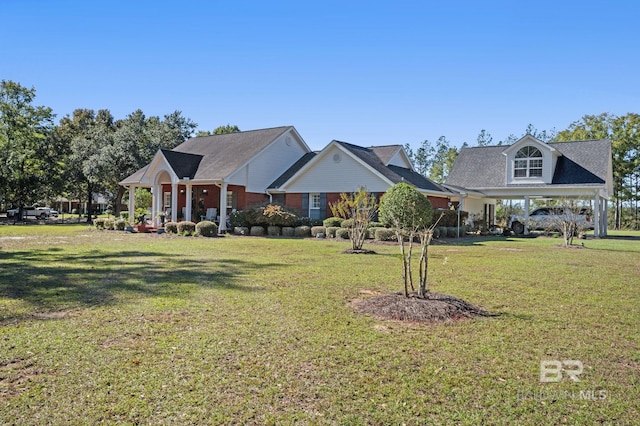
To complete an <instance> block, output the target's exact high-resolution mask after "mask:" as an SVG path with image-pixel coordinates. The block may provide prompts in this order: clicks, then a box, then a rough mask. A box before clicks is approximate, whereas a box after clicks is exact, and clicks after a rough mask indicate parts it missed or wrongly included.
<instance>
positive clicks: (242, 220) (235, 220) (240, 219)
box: [229, 210, 249, 234]
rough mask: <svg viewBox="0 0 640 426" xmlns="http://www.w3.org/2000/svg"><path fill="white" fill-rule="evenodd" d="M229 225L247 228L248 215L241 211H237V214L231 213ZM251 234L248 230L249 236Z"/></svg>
mask: <svg viewBox="0 0 640 426" xmlns="http://www.w3.org/2000/svg"><path fill="white" fill-rule="evenodd" d="M229 224H230V225H231V227H233V228H235V227H241V228H244V227H247V226H248V224H247V214H246V213H245V211H244V210H240V211H235V212H231V214H230V215H229ZM248 233H249V231H248V230H247V234H248Z"/></svg>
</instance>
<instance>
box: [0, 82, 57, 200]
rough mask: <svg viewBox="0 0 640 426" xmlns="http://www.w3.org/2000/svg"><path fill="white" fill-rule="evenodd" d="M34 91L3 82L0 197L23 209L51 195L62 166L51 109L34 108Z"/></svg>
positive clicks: (1, 83)
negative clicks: (53, 183) (53, 130)
mask: <svg viewBox="0 0 640 426" xmlns="http://www.w3.org/2000/svg"><path fill="white" fill-rule="evenodd" d="M35 96H36V91H35V89H34V88H31V89H27V88H25V87H23V86H21V85H20V84H19V83H16V82H13V81H7V80H2V82H0V198H4V199H6V200H7V201H8V202H9V203H11V204H14V205H18V206H20V207H21V208H22V206H24V205H26V204H33V203H35V202H38V201H40V200H42V199H43V198H46V197H47V196H49V195H51V193H52V192H53V189H54V188H53V187H52V185H51V184H52V182H55V181H56V180H57V179H59V177H60V171H61V167H62V165H61V164H60V163H59V161H58V160H59V159H58V154H59V151H60V149H61V147H60V146H59V145H58V142H59V140H57V139H53V138H50V135H51V131H52V129H53V119H54V117H55V115H54V114H53V112H52V110H51V108H48V107H44V106H34V105H33V101H34V99H35Z"/></svg>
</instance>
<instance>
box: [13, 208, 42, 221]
mask: <svg viewBox="0 0 640 426" xmlns="http://www.w3.org/2000/svg"><path fill="white" fill-rule="evenodd" d="M19 213H20V209H17V208H16V209H9V210H7V217H14V216H17V215H18V214H19ZM22 216H23V217H25V218H29V217H35V218H39V219H47V218H48V217H51V209H50V208H49V207H36V206H33V207H23V208H22Z"/></svg>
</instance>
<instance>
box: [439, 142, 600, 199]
mask: <svg viewBox="0 0 640 426" xmlns="http://www.w3.org/2000/svg"><path fill="white" fill-rule="evenodd" d="M547 145H549V147H550V148H554V149H555V150H557V152H558V153H559V154H560V156H559V158H558V161H557V163H556V169H555V171H554V174H553V180H552V182H551V185H571V184H582V185H584V184H592V185H602V184H604V183H605V182H606V181H607V174H608V165H609V161H610V159H611V153H610V149H611V143H610V142H609V141H608V140H590V141H571V142H554V143H549V144H547ZM505 148H507V149H508V147H505V146H502V145H498V146H485V147H471V148H462V149H461V150H460V153H459V154H458V158H457V159H456V161H455V163H454V165H453V168H452V169H451V171H450V172H449V176H448V177H447V180H446V182H445V183H446V184H447V185H454V186H458V187H462V188H468V189H473V188H507V187H515V186H519V185H517V184H510V185H508V184H507V183H506V179H505V173H506V164H505V161H506V158H505V156H504V155H503V151H505Z"/></svg>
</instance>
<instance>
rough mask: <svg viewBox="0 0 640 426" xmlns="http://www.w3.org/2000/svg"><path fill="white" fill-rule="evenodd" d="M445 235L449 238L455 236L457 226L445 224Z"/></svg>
mask: <svg viewBox="0 0 640 426" xmlns="http://www.w3.org/2000/svg"><path fill="white" fill-rule="evenodd" d="M447 237H449V238H457V237H458V228H456V227H455V226H447Z"/></svg>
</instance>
